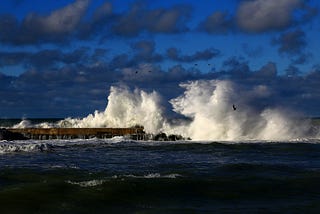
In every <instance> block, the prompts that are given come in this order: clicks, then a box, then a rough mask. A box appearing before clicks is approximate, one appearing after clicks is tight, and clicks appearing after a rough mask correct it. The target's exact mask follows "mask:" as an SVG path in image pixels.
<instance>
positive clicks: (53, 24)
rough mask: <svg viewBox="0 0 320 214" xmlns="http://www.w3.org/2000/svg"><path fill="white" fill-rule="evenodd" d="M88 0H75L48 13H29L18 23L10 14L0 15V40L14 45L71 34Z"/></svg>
mask: <svg viewBox="0 0 320 214" xmlns="http://www.w3.org/2000/svg"><path fill="white" fill-rule="evenodd" d="M88 5H89V0H77V1H75V2H74V3H71V4H69V5H67V6H65V7H63V8H61V9H58V10H56V11H53V12H52V13H51V14H49V15H39V14H36V13H29V14H28V15H27V16H26V17H25V18H24V19H23V21H22V23H21V24H20V23H19V22H18V21H17V19H16V18H15V17H13V16H10V15H2V17H1V21H0V41H1V42H3V43H9V44H14V45H20V44H34V43H40V42H48V41H61V40H64V39H65V38H66V37H67V36H70V35H72V34H73V33H74V32H75V31H76V30H77V28H78V27H79V24H80V23H81V20H82V18H83V16H84V15H85V13H86V10H87V7H88Z"/></svg>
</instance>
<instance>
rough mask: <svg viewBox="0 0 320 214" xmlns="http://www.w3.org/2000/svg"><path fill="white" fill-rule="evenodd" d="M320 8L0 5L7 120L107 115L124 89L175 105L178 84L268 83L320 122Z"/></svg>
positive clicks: (283, 2)
mask: <svg viewBox="0 0 320 214" xmlns="http://www.w3.org/2000/svg"><path fill="white" fill-rule="evenodd" d="M319 7H320V3H319V1H316V0H309V1H304V0H226V1H217V0H199V1H193V0H187V1H178V0H173V1H163V0H155V1H134V0H130V1H129V0H127V1H125V0H123V1H116V0H114V1H104V0H94V1H93V0H91V1H90V0H59V1H54V0H48V1H43V0H33V1H29V0H3V1H1V6H0V84H1V85H0V96H1V100H0V117H23V116H26V117H66V116H74V117H76V116H84V115H87V114H88V113H91V112H93V111H94V110H95V109H99V110H103V109H104V107H105V105H106V96H107V95H108V89H109V87H110V86H111V85H116V84H119V83H120V82H121V83H124V84H126V85H128V86H129V87H132V88H134V87H141V88H143V89H144V90H147V91H148V90H157V91H159V92H160V93H161V94H162V95H163V96H164V97H166V98H168V99H170V98H172V97H173V96H175V95H179V93H181V89H179V83H181V82H184V81H189V80H197V79H230V80H232V81H235V82H239V83H241V84H244V85H246V86H252V87H254V86H256V85H266V86H268V87H270V89H272V91H273V92H274V94H273V96H272V98H270V100H269V102H270V103H275V102H277V103H279V102H280V103H281V102H283V103H287V104H290V105H292V106H294V107H295V108H296V109H298V110H299V111H302V112H304V113H305V114H307V115H311V116H319V115H320V113H319V112H318V111H319V107H320V100H319V99H320V97H319V94H320V89H319V87H320V84H319V83H320V75H319V74H320V61H319V51H318V50H320V43H319V40H318V38H319V34H320V19H319ZM136 71H139V74H140V76H139V77H136V76H133V75H134V74H135V72H136ZM149 71H150V72H149ZM130 75H131V76H130ZM169 88H170V91H169ZM173 88H174V89H175V90H174V92H172V89H173ZM264 102H265V101H264ZM257 105H259V104H257Z"/></svg>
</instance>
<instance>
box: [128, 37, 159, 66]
mask: <svg viewBox="0 0 320 214" xmlns="http://www.w3.org/2000/svg"><path fill="white" fill-rule="evenodd" d="M131 48H132V49H133V50H135V52H136V53H135V56H134V59H133V60H134V61H136V62H161V61H162V60H163V57H162V56H161V55H160V54H157V53H155V42H154V41H147V40H143V41H139V42H136V43H135V44H133V45H132V46H131Z"/></svg>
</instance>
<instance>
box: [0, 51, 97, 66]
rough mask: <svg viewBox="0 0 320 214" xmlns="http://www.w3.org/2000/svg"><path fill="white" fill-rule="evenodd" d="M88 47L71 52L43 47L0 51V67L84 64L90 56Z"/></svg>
mask: <svg viewBox="0 0 320 214" xmlns="http://www.w3.org/2000/svg"><path fill="white" fill-rule="evenodd" d="M88 52H89V49H88V48H85V47H83V48H78V49H75V50H73V51H71V52H62V51H61V50H60V49H44V50H41V51H38V52H0V67H4V66H21V65H22V66H24V67H26V68H27V67H29V68H30V67H33V68H37V69H41V68H50V67H54V66H56V65H59V64H86V63H87V62H88V61H89V60H90V59H91V58H92V57H91V56H90V55H89V53H88Z"/></svg>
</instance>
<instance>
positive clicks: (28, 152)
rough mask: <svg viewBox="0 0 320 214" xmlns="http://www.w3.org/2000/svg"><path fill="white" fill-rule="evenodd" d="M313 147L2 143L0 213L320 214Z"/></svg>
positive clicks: (318, 147)
mask: <svg viewBox="0 0 320 214" xmlns="http://www.w3.org/2000/svg"><path fill="white" fill-rule="evenodd" d="M319 143H320V141H319V140H303V141H294V142H259V141H255V142H252V141H251V142H189V141H180V142H151V141H150V142H141V141H140V142H136V141H127V140H125V139H123V138H116V139H111V140H98V139H91V140H73V141H62V140H61V141H57V140H56V141H19V142H18V141H14V142H6V141H2V142H0V152H1V154H0V210H1V213H221V212H222V213H230V212H232V213H234V212H236V213H270V212H284V213H308V212H309V213H310V212H319V211H320V182H319V181H320V144H319Z"/></svg>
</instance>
